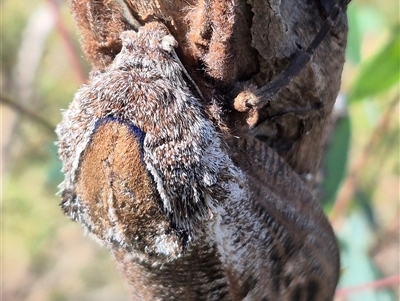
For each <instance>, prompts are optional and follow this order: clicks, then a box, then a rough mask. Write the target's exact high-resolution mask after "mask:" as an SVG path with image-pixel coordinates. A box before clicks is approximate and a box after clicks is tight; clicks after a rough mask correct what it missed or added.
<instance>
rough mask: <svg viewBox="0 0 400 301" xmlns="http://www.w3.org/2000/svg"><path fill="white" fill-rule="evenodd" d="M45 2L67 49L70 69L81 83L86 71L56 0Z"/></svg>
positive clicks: (84, 78)
mask: <svg viewBox="0 0 400 301" xmlns="http://www.w3.org/2000/svg"><path fill="white" fill-rule="evenodd" d="M47 2H48V4H49V7H50V9H51V11H52V13H53V14H54V18H55V20H56V28H57V31H58V33H59V35H60V36H61V39H62V41H63V42H64V46H65V48H66V50H67V53H68V55H69V58H70V61H71V65H72V69H73V71H74V72H75V75H76V77H77V79H78V81H79V84H82V83H83V82H85V81H86V78H87V77H86V73H85V71H84V70H83V68H82V65H81V63H80V60H79V54H78V52H77V51H76V49H75V47H74V43H73V39H72V37H71V35H70V33H69V32H68V30H67V28H66V26H65V24H64V22H63V19H62V17H61V15H60V9H59V5H58V3H57V0H47Z"/></svg>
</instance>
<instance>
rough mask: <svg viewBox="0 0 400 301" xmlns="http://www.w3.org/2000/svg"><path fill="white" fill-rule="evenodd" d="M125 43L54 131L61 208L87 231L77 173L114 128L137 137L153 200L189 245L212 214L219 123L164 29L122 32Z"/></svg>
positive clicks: (223, 160)
mask: <svg viewBox="0 0 400 301" xmlns="http://www.w3.org/2000/svg"><path fill="white" fill-rule="evenodd" d="M121 40H122V44H123V47H122V50H121V52H120V53H119V54H118V55H117V57H116V58H115V60H114V62H113V63H112V64H111V65H110V66H109V67H108V68H107V69H106V70H105V71H104V72H103V73H100V72H98V73H97V74H95V75H94V76H92V79H91V81H90V83H89V84H87V85H84V86H83V87H82V88H81V89H80V90H79V91H78V92H77V94H76V96H75V99H74V101H73V103H72V104H71V106H70V108H69V109H68V110H67V111H66V112H65V113H64V115H63V121H62V122H61V123H60V125H59V126H58V128H57V134H58V136H59V141H60V142H59V145H60V156H61V159H62V161H63V166H64V167H63V170H64V172H65V176H66V177H65V181H64V182H63V184H62V192H61V193H62V195H63V205H62V206H63V208H65V209H64V210H65V211H66V212H67V214H68V215H69V216H70V217H71V218H72V219H74V220H80V221H81V222H83V223H84V224H87V225H88V226H89V228H90V224H91V223H90V222H89V221H88V218H89V217H83V215H82V214H81V216H79V212H80V211H79V202H80V200H79V198H80V197H79V195H77V193H76V192H77V187H78V188H79V182H80V179H79V177H80V169H81V167H82V163H84V162H85V160H87V158H86V155H85V154H86V153H85V151H87V148H88V146H89V145H90V142H91V141H92V139H93V137H94V135H95V134H96V133H97V131H98V129H99V128H100V127H104V126H105V125H106V124H107V123H116V124H117V125H118V126H119V127H127V128H130V130H129V131H128V134H127V135H133V136H135V140H134V141H135V142H136V143H138V147H139V149H140V157H141V160H142V161H141V162H139V163H140V164H144V165H145V167H146V172H147V173H148V174H149V176H150V177H151V181H152V182H154V184H155V186H156V188H157V189H156V190H157V193H156V194H158V196H156V197H157V198H159V201H160V202H161V203H162V208H163V210H164V212H165V213H166V214H167V215H168V217H169V222H170V224H171V227H172V229H173V230H175V231H176V232H177V234H178V236H180V237H182V240H183V241H182V242H183V243H184V240H188V241H190V240H191V237H192V235H193V231H192V230H193V223H195V222H196V221H198V220H200V219H202V218H203V217H205V216H207V215H208V214H209V212H208V209H207V208H208V207H209V206H210V204H209V202H212V200H213V196H212V194H215V193H218V187H217V185H216V182H217V177H218V173H220V172H221V171H222V170H224V166H227V156H226V155H225V153H224V151H223V149H222V145H221V140H220V137H219V134H218V133H217V131H216V129H215V127H214V125H213V124H212V123H211V121H210V120H208V119H206V117H205V113H204V110H203V108H202V106H201V105H200V102H199V101H198V99H196V98H195V97H194V96H193V94H192V92H191V91H190V89H189V87H188V86H187V84H186V82H185V81H184V79H183V72H184V70H182V68H181V65H180V64H179V62H178V61H177V60H176V56H174V55H173V52H174V49H173V48H174V47H176V41H175V39H174V38H173V37H172V36H171V35H169V33H168V31H167V29H166V28H165V27H164V26H163V25H161V24H159V23H155V22H154V23H149V24H148V25H146V26H145V27H143V28H141V29H140V30H139V32H138V33H136V32H134V31H126V32H123V33H122V34H121ZM114 127H115V125H114ZM131 138H132V137H130V139H131ZM104 139H107V137H104ZM124 159H125V160H127V161H129V160H130V158H129V157H125V158H124ZM99 172H101V171H99ZM110 177H111V179H110V181H111V180H112V175H111V176H110ZM219 192H222V191H219ZM110 197H111V198H112V197H113V196H110ZM72 208H75V209H72ZM89 219H90V218H89ZM110 239H111V240H112V239H113V238H110Z"/></svg>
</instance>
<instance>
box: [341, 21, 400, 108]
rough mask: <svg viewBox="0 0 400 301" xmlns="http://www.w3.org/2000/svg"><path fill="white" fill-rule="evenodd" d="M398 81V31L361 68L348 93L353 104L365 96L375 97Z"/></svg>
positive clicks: (399, 75) (399, 71)
mask: <svg viewBox="0 0 400 301" xmlns="http://www.w3.org/2000/svg"><path fill="white" fill-rule="evenodd" d="M399 80H400V31H399V30H398V28H397V29H396V30H395V35H394V36H393V37H392V39H391V40H390V41H389V43H388V44H387V45H386V46H385V47H384V48H383V49H382V50H381V51H380V52H379V53H378V54H377V55H376V56H375V57H374V58H373V59H372V60H370V61H368V62H366V63H365V64H363V65H362V66H361V70H360V74H359V76H358V78H357V79H356V81H355V83H354V85H353V89H352V90H351V91H350V93H349V101H350V102H354V101H357V100H360V99H362V98H365V97H367V96H375V95H377V94H379V93H382V92H384V91H386V90H387V89H389V88H390V87H391V86H393V85H394V84H395V83H398V82H399Z"/></svg>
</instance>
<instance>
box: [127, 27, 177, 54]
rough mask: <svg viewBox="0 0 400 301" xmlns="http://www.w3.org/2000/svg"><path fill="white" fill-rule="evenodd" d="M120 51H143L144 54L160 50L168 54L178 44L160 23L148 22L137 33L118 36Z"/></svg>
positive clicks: (131, 32)
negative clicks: (120, 43)
mask: <svg viewBox="0 0 400 301" xmlns="http://www.w3.org/2000/svg"><path fill="white" fill-rule="evenodd" d="M120 39H121V42H122V51H126V50H128V51H132V50H136V53H138V52H139V51H138V50H139V49H145V50H146V53H148V52H149V51H154V50H156V51H157V50H162V51H166V52H168V53H171V52H172V51H174V48H176V47H177V46H178V42H177V41H176V40H175V38H174V37H173V36H172V35H171V34H170V33H169V31H168V29H167V27H166V26H165V25H164V24H162V23H160V22H150V23H147V24H146V25H144V26H142V27H140V28H139V31H138V32H135V31H132V30H129V31H124V32H122V33H121V35H120Z"/></svg>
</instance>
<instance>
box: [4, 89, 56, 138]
mask: <svg viewBox="0 0 400 301" xmlns="http://www.w3.org/2000/svg"><path fill="white" fill-rule="evenodd" d="M0 100H1V103H3V104H5V105H7V106H9V107H10V108H12V109H13V110H15V111H17V112H18V113H19V114H21V115H24V116H25V117H28V118H29V119H30V120H32V121H34V122H36V123H38V124H40V125H41V126H42V127H44V128H45V129H46V130H48V131H49V132H50V133H51V134H52V135H54V126H53V125H52V124H51V123H50V122H48V121H47V120H46V119H44V118H43V117H41V116H39V115H37V114H36V113H34V112H32V111H30V110H28V109H26V108H24V107H23V106H21V105H20V104H18V103H17V102H16V101H14V100H13V99H12V98H11V97H9V96H5V95H3V94H1V95H0Z"/></svg>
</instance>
